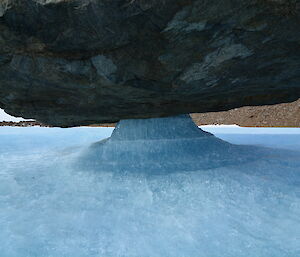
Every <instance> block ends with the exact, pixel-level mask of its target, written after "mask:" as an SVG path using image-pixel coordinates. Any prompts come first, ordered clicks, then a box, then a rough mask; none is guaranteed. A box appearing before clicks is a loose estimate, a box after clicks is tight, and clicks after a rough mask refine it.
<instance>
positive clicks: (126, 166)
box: [0, 116, 300, 257]
mask: <svg viewBox="0 0 300 257" xmlns="http://www.w3.org/2000/svg"><path fill="white" fill-rule="evenodd" d="M205 129H206V130H208V131H212V132H214V135H216V137H215V136H213V135H212V134H209V133H205V132H203V131H201V130H199V129H198V128H197V127H196V126H195V125H194V124H193V123H192V122H191V120H190V119H189V118H188V117H186V116H177V117H173V118H163V119H150V120H135V121H130V120H129V121H122V122H121V123H119V125H118V128H117V129H116V130H115V132H114V133H113V136H112V138H110V139H105V138H107V137H109V136H110V135H111V133H112V129H111V128H88V127H81V128H73V129H59V128H38V127H33V128H11V127H2V128H0V256H1V257H34V256H37V257H50V256H51V257H64V256H68V257H69V256H72V257H73V256H74V257H77V256H78V257H85V256H89V257H96V256H97V257H102V256H103V257H110V256H114V257H117V256H122V257H125V256H128V257H135V256H136V257H148V256H149V257H150V256H151V257H156V256H157V257H158V256H164V257H169V256H170V257H184V256H187V257H193V256H195V257H201V256H203V257H220V256H222V257H226V256H228V257H233V256H239V257H243V256H245V257H246V256H247V257H277V256H278V257H285V256H286V257H297V256H300V168H299V167H300V129H294V130H293V132H291V131H290V130H288V129H284V128H283V129H274V130H272V129H269V130H268V131H265V132H264V129H256V128H255V129H248V130H244V129H243V128H223V127H220V128H207V127H205ZM272 131H274V132H272ZM272 138H273V139H272ZM102 139H105V140H103V141H101V140H102ZM224 140H226V141H228V142H229V143H228V142H226V141H224ZM231 143H234V144H231Z"/></svg>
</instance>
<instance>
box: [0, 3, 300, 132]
mask: <svg viewBox="0 0 300 257" xmlns="http://www.w3.org/2000/svg"><path fill="white" fill-rule="evenodd" d="M299 97H300V3H299V1H298V0H256V1H255V0H243V1H241V0H222V1H220V0H131V1H126V0H82V1H79V0H76V1H75V0H26V1H24V0H0V108H3V109H5V110H6V111H7V112H8V113H10V114H12V115H17V116H22V117H25V118H34V119H36V120H38V121H41V122H43V123H46V124H51V125H56V126H61V127H69V126H77V125H88V124H93V123H103V122H114V121H118V120H120V119H129V118H130V119H131V118H149V117H162V116H169V115H175V114H180V113H190V112H207V111H222V110H228V109H232V108H235V107H240V106H244V105H264V104H275V103H280V102H290V101H294V100H296V99H298V98H299Z"/></svg>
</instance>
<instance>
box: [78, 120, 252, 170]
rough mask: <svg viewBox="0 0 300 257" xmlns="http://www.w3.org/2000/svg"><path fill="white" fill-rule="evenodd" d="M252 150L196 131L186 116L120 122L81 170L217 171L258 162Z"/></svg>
mask: <svg viewBox="0 0 300 257" xmlns="http://www.w3.org/2000/svg"><path fill="white" fill-rule="evenodd" d="M250 152H251V148H249V147H245V146H237V145H232V144H230V143H227V142H225V141H223V140H221V139H219V138H217V137H215V136H214V135H212V134H210V133H207V132H205V131H203V130H201V129H199V128H198V127H197V126H196V125H195V123H194V122H193V121H192V119H191V118H190V116H189V115H179V116H174V117H168V118H153V119H135V120H123V121H120V122H119V123H118V124H117V126H116V128H115V130H114V132H113V134H112V136H111V137H110V138H108V139H105V140H102V141H100V142H98V143H95V144H94V145H92V146H91V147H90V148H89V149H88V150H87V151H85V152H84V153H83V154H82V156H81V158H80V164H81V165H80V166H81V168H82V166H84V167H86V168H89V169H90V168H93V169H101V170H110V171H111V170H118V171H143V172H145V171H147V172H151V173H153V172H174V171H177V170H180V171H185V170H198V169H201V168H216V167H219V166H227V165H231V164H237V163H239V162H247V161H249V160H253V159H255V158H257V157H256V156H255V155H253V152H252V153H251V154H250Z"/></svg>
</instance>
